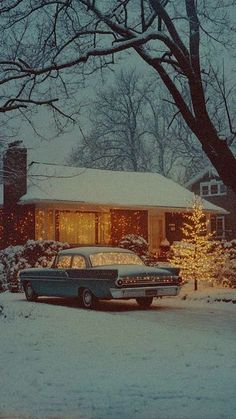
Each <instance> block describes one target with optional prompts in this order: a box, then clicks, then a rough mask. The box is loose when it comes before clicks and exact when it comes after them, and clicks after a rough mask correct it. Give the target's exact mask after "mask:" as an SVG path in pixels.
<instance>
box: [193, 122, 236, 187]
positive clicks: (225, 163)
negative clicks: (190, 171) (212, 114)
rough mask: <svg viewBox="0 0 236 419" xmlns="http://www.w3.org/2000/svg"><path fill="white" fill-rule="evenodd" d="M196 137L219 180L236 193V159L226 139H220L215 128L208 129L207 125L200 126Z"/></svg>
mask: <svg viewBox="0 0 236 419" xmlns="http://www.w3.org/2000/svg"><path fill="white" fill-rule="evenodd" d="M198 139H199V140H200V142H201V144H202V149H203V151H204V152H205V153H206V155H207V156H208V158H209V160H210V161H211V163H212V165H213V166H214V167H215V169H216V170H217V172H218V174H219V176H220V178H221V180H222V181H223V182H224V184H225V185H226V186H228V187H230V188H231V189H232V190H233V191H234V192H235V193H236V159H235V156H234V155H233V153H232V151H231V150H230V148H229V147H228V144H227V142H226V140H222V139H220V138H219V137H218V135H217V133H216V131H215V129H214V128H213V127H210V129H209V126H208V127H207V128H205V127H204V126H201V128H200V132H199V134H198Z"/></svg>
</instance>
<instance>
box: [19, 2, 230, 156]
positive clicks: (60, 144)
mask: <svg viewBox="0 0 236 419" xmlns="http://www.w3.org/2000/svg"><path fill="white" fill-rule="evenodd" d="M235 11H236V8H235V9H232V13H233V12H234V13H235ZM235 14H236V13H235ZM222 52H223V50H222ZM224 54H225V55H224V56H225V58H224V61H225V67H226V71H227V72H228V73H229V75H230V79H231V80H233V79H234V78H235V69H234V67H233V65H232V63H233V62H234V61H233V59H232V54H231V52H230V51H229V52H228V53H227V54H226V53H224ZM118 61H119V60H118ZM222 61H223V55H221V54H219V64H220V65H221V63H222ZM127 64H128V66H129V67H130V66H133V65H135V66H137V68H138V69H140V71H141V72H142V71H143V72H144V74H145V73H146V72H147V64H145V63H142V60H141V59H140V58H136V57H135V56H134V54H131V56H130V57H129V59H128V61H127V59H125V60H123V61H121V62H120V61H119V64H118V65H117V66H116V67H115V68H116V69H120V68H121V67H122V66H123V65H124V66H126V68H127ZM115 71H117V70H115ZM113 76H114V74H113V73H112V72H111V71H110V72H109V71H108V72H104V73H103V77H104V80H105V82H106V81H110V80H111V78H112V77H113ZM99 80H100V72H97V73H94V74H93V75H92V77H90V79H89V80H88V82H89V85H88V86H87V87H86V88H83V87H82V86H80V87H79V92H78V99H79V101H80V102H81V103H82V102H83V98H85V100H86V101H87V98H88V97H90V98H92V97H93V94H94V86H98V85H99V83H100V82H99ZM79 120H80V124H81V126H82V128H84V129H85V128H86V126H85V125H86V118H85V117H83V115H82V114H81V115H80V116H79ZM34 121H35V124H36V127H37V130H38V131H39V132H40V134H41V135H42V136H43V137H45V138H47V139H41V138H40V137H39V136H37V135H36V134H35V132H34V130H33V129H32V127H30V125H29V123H27V122H25V123H23V122H17V124H19V133H18V134H17V138H19V139H21V140H23V142H24V144H25V146H26V147H27V148H28V149H29V162H30V161H32V160H34V161H42V162H54V163H55V162H56V163H65V162H66V161H67V159H68V157H69V154H70V152H71V150H72V148H73V147H74V146H75V144H76V142H77V140H78V138H79V136H80V132H79V127H78V126H76V125H75V126H74V127H71V129H70V130H69V131H67V132H65V133H64V134H61V135H59V136H58V135H57V136H56V138H53V139H50V138H52V137H54V132H53V129H52V119H50V118H49V114H48V112H47V109H46V110H42V109H41V108H40V109H39V110H38V115H37V117H36V118H34Z"/></svg>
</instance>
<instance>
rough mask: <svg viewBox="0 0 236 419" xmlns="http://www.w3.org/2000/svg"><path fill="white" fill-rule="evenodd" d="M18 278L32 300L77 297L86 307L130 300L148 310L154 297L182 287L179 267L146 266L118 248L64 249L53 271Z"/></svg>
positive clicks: (31, 272)
mask: <svg viewBox="0 0 236 419" xmlns="http://www.w3.org/2000/svg"><path fill="white" fill-rule="evenodd" d="M19 279H20V282H21V285H22V287H23V289H24V292H25V295H26V298H27V300H29V301H33V300H36V299H37V298H38V297H40V296H56V297H78V299H79V300H80V302H81V303H82V305H83V306H84V307H86V308H92V307H94V306H95V304H96V303H97V302H98V301H99V300H102V299H104V300H111V299H130V298H133V299H136V301H137V302H138V304H139V305H140V306H142V307H143V308H147V307H149V306H150V305H151V303H152V301H153V298H154V297H162V296H175V295H178V293H179V291H180V287H181V278H180V276H179V268H175V267H168V268H159V267H158V266H157V267H151V266H146V265H145V264H144V263H143V262H142V260H141V259H140V258H139V257H138V256H137V255H136V254H135V253H133V252H131V251H130V250H126V249H121V248H117V247H102V248H101V247H95V246H94V247H78V248H71V249H66V250H62V251H60V252H59V253H58V255H57V256H56V258H55V260H54V263H53V265H52V267H51V268H30V269H24V270H22V271H21V272H20V274H19Z"/></svg>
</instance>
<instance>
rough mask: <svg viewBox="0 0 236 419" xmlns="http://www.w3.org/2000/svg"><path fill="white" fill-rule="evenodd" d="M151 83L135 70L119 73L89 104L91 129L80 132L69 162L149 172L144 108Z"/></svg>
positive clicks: (150, 160)
mask: <svg viewBox="0 0 236 419" xmlns="http://www.w3.org/2000/svg"><path fill="white" fill-rule="evenodd" d="M151 88H152V83H151V82H150V81H149V82H148V81H147V79H145V80H143V78H141V76H140V74H138V73H137V72H135V71H134V70H131V71H128V72H125V71H121V72H120V73H119V74H118V75H117V77H115V79H114V81H113V83H112V84H111V83H110V84H109V85H108V86H107V87H106V88H105V87H103V88H102V89H100V90H99V91H98V92H97V94H96V96H95V97H94V99H93V101H92V103H91V105H90V126H91V127H92V128H91V130H90V131H89V132H88V134H87V135H85V134H84V133H83V135H82V138H80V141H79V144H78V146H77V147H76V149H74V150H73V151H72V154H71V157H70V162H71V163H73V164H77V165H84V166H89V167H102V168H107V169H113V170H114V169H116V170H117V169H118V170H131V171H135V172H136V171H148V170H151V162H152V153H151V148H152V147H151V144H149V143H148V141H147V119H146V118H145V106H146V105H147V97H148V96H149V95H150V92H151Z"/></svg>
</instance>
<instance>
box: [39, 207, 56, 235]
mask: <svg viewBox="0 0 236 419" xmlns="http://www.w3.org/2000/svg"><path fill="white" fill-rule="evenodd" d="M35 239H36V240H54V213H53V210H50V209H41V208H36V210H35Z"/></svg>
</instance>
